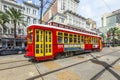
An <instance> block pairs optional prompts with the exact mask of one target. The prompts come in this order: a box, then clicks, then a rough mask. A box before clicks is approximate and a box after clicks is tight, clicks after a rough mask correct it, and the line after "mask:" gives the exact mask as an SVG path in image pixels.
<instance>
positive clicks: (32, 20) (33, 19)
mask: <svg viewBox="0 0 120 80" xmlns="http://www.w3.org/2000/svg"><path fill="white" fill-rule="evenodd" d="M9 8H15V9H17V10H18V11H19V12H21V13H22V14H23V15H24V20H23V21H24V22H25V23H26V26H24V25H22V24H19V25H18V24H17V27H16V33H17V37H21V38H22V37H25V36H26V33H27V30H26V29H27V26H28V25H30V24H38V20H39V18H38V10H39V7H38V6H36V5H35V4H33V3H32V2H31V1H29V2H25V1H23V3H22V5H20V4H18V3H17V2H16V0H0V11H1V12H5V11H6V10H8V9H9ZM5 25H6V27H7V29H6V31H4V30H3V27H2V26H1V25H0V46H1V43H2V42H1V39H2V38H14V25H13V22H12V21H10V22H9V23H6V24H5Z"/></svg>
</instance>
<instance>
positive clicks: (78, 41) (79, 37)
mask: <svg viewBox="0 0 120 80" xmlns="http://www.w3.org/2000/svg"><path fill="white" fill-rule="evenodd" d="M79 43H80V35H78V44H79Z"/></svg>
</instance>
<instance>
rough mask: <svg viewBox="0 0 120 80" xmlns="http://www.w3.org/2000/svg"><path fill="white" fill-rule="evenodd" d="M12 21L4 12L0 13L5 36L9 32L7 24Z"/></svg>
mask: <svg viewBox="0 0 120 80" xmlns="http://www.w3.org/2000/svg"><path fill="white" fill-rule="evenodd" d="M9 21H10V19H9V17H8V15H7V14H6V13H4V12H0V25H1V26H2V28H3V34H4V33H6V31H7V26H6V25H5V24H6V23H9Z"/></svg>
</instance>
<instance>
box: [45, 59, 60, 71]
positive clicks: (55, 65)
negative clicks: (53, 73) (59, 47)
mask: <svg viewBox="0 0 120 80" xmlns="http://www.w3.org/2000/svg"><path fill="white" fill-rule="evenodd" d="M43 64H44V65H45V66H46V67H47V68H48V69H49V70H55V69H58V68H61V65H59V64H58V63H57V62H54V61H48V62H44V63H43Z"/></svg>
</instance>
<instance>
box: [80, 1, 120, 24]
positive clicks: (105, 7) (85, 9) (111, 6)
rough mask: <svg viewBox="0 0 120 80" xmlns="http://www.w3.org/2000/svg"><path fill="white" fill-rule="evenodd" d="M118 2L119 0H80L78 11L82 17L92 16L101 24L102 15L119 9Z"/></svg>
mask: <svg viewBox="0 0 120 80" xmlns="http://www.w3.org/2000/svg"><path fill="white" fill-rule="evenodd" d="M119 3H120V0H81V1H80V4H79V10H78V11H79V14H80V15H82V16H83V17H85V18H92V19H93V20H95V21H96V23H97V25H98V26H101V17H102V15H103V14H104V13H109V12H112V11H115V10H117V9H120V5H119Z"/></svg>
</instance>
